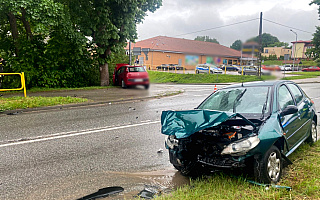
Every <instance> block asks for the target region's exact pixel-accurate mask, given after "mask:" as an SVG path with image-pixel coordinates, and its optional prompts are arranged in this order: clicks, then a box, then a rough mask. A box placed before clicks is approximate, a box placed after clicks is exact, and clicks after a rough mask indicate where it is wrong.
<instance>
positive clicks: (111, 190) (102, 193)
mask: <svg viewBox="0 0 320 200" xmlns="http://www.w3.org/2000/svg"><path fill="white" fill-rule="evenodd" d="M123 191H124V189H123V187H119V186H114V187H106V188H102V189H99V190H98V192H95V193H92V194H89V195H87V196H84V197H82V198H80V199H77V200H94V199H98V198H103V197H107V196H109V195H112V194H117V193H120V192H123Z"/></svg>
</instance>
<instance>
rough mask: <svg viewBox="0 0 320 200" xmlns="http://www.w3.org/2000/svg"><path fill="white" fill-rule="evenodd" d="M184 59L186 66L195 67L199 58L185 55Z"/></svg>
mask: <svg viewBox="0 0 320 200" xmlns="http://www.w3.org/2000/svg"><path fill="white" fill-rule="evenodd" d="M185 59H186V60H185V63H186V65H197V64H198V63H199V56H194V55H186V57H185Z"/></svg>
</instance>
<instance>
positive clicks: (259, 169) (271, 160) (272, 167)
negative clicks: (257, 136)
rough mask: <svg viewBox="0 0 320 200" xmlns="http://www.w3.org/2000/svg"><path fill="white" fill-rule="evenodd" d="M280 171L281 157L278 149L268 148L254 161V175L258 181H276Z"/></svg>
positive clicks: (278, 178) (274, 147)
mask: <svg viewBox="0 0 320 200" xmlns="http://www.w3.org/2000/svg"><path fill="white" fill-rule="evenodd" d="M281 173H282V158H281V154H280V151H279V149H278V148H277V147H276V146H274V145H272V146H271V147H270V149H269V150H268V151H267V152H266V153H265V154H264V155H262V156H260V157H259V158H256V159H255V161H254V176H255V178H256V180H257V181H258V182H260V183H268V184H269V183H277V182H279V180H280V177H281Z"/></svg>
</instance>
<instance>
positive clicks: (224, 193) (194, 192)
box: [156, 142, 320, 200]
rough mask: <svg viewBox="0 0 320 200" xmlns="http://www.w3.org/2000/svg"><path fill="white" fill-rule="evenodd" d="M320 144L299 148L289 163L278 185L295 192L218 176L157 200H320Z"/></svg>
mask: <svg viewBox="0 0 320 200" xmlns="http://www.w3.org/2000/svg"><path fill="white" fill-rule="evenodd" d="M319 158H320V143H319V142H317V143H316V144H315V145H313V146H310V145H308V144H305V145H303V146H302V147H299V148H298V149H297V150H296V152H294V153H293V154H292V155H291V156H290V157H289V159H291V160H292V161H293V164H292V165H289V166H288V167H287V168H285V170H284V175H283V176H282V180H281V182H280V183H279V185H283V186H290V187H292V191H287V190H285V189H276V188H272V187H270V188H265V187H263V186H257V185H253V184H250V183H249V182H247V181H246V179H245V178H244V177H238V178H236V177H234V176H232V175H228V174H225V173H216V174H213V175H212V176H210V177H204V178H200V179H197V180H191V185H190V186H189V185H185V186H182V187H180V188H178V189H177V190H175V191H174V192H172V193H170V194H167V195H163V196H160V197H158V198H156V200H167V199H181V200H182V199H183V200H188V199H190V200H193V199H319V198H320V178H319V174H320V159H319Z"/></svg>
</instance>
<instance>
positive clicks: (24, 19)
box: [21, 8, 33, 40]
mask: <svg viewBox="0 0 320 200" xmlns="http://www.w3.org/2000/svg"><path fill="white" fill-rule="evenodd" d="M21 13H22V17H21V20H22V23H23V26H24V28H25V29H26V33H27V34H26V35H27V39H28V40H32V38H33V35H32V32H31V27H30V23H29V22H28V21H27V19H26V14H27V13H26V10H25V9H24V8H21Z"/></svg>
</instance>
